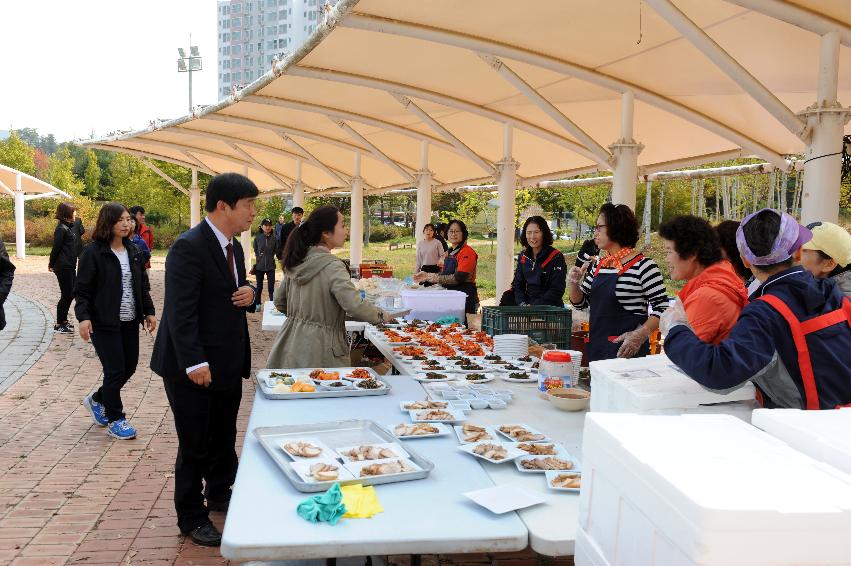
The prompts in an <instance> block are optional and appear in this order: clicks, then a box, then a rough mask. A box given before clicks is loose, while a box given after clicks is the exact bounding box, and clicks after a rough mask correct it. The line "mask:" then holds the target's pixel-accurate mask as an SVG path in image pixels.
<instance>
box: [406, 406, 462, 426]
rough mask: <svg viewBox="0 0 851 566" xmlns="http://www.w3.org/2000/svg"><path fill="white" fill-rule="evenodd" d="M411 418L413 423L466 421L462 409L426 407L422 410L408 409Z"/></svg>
mask: <svg viewBox="0 0 851 566" xmlns="http://www.w3.org/2000/svg"><path fill="white" fill-rule="evenodd" d="M409 413H410V415H411V420H412V421H413V422H415V423H456V422H461V421H466V420H467V416H466V415H465V414H464V411H456V410H455V409H426V410H423V411H409Z"/></svg>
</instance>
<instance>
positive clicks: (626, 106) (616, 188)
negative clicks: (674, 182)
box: [609, 90, 644, 210]
mask: <svg viewBox="0 0 851 566" xmlns="http://www.w3.org/2000/svg"><path fill="white" fill-rule="evenodd" d="M634 115H635V99H634V95H633V93H632V91H629V90H628V91H626V92H624V93H623V95H621V137H620V139H619V140H617V141H616V142H615V143H613V144H612V145H610V146H609V150H610V151H611V152H612V156H613V157H614V161H615V168H614V178H613V179H612V202H613V203H614V204H625V205H627V206H628V207H629V208H631V209H632V210H635V186H636V183H637V182H638V154H639V153H641V150H642V149H644V146H643V145H642V144H640V143H638V142H637V141H635V140H634V139H633V137H632V135H633V132H632V126H633V119H634Z"/></svg>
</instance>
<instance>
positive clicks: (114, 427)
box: [106, 419, 136, 440]
mask: <svg viewBox="0 0 851 566" xmlns="http://www.w3.org/2000/svg"><path fill="white" fill-rule="evenodd" d="M106 433H107V434H108V435H109V436H111V437H113V438H117V439H119V440H130V439H131V438H136V429H135V428H133V427H132V426H130V423H128V422H127V419H118V420H117V421H112V422H111V423H109V426H108V427H106Z"/></svg>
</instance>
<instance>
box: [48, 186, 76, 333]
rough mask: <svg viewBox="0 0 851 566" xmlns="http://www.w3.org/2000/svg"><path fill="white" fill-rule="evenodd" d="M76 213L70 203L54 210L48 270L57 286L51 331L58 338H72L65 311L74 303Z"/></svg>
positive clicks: (71, 328)
mask: <svg viewBox="0 0 851 566" xmlns="http://www.w3.org/2000/svg"><path fill="white" fill-rule="evenodd" d="M76 218H77V209H76V208H75V207H74V205H73V204H71V203H70V202H63V203H60V204H59V206H57V207H56V220H58V221H59V222H58V223H57V224H56V230H54V231H53V248H52V249H51V250H50V261H49V262H48V264H47V269H48V270H49V271H50V272H52V273H53V274H54V275H56V280H57V281H58V282H59V291H60V293H61V294H60V297H59V302H58V303H56V324H54V325H53V330H54V331H55V332H58V333H60V334H71V333H73V332H74V326H73V325H72V324H71V323H70V322H68V309H70V308H71V301H72V300H73V299H74V279H75V273H76V270H77V236H76V232H75V231H74V229H73V227H74V220H75V219H76Z"/></svg>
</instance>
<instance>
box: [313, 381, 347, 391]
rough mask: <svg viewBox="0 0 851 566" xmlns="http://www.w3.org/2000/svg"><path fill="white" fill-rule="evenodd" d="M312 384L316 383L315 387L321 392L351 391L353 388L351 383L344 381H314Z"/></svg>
mask: <svg viewBox="0 0 851 566" xmlns="http://www.w3.org/2000/svg"><path fill="white" fill-rule="evenodd" d="M314 383H316V385H318V386H319V388H320V389H322V390H323V391H346V390H349V389H351V388H352V386H353V383H352V382H351V381H347V380H345V379H340V380H337V381H315V382H314Z"/></svg>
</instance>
